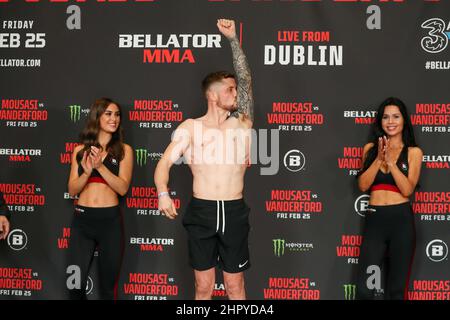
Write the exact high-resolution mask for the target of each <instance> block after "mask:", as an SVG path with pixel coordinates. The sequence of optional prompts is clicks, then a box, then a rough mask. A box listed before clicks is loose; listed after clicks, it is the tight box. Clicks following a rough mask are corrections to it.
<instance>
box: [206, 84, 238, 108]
mask: <svg viewBox="0 0 450 320" xmlns="http://www.w3.org/2000/svg"><path fill="white" fill-rule="evenodd" d="M236 89H237V88H236V81H235V80H234V79H233V78H227V79H222V81H220V82H216V83H214V84H212V85H211V87H210V90H211V91H212V93H213V94H212V95H211V97H212V99H214V100H216V103H217V106H218V107H219V108H222V109H225V110H227V111H234V110H236V107H237V90H236Z"/></svg>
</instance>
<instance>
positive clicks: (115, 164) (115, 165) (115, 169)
mask: <svg viewBox="0 0 450 320" xmlns="http://www.w3.org/2000/svg"><path fill="white" fill-rule="evenodd" d="M80 162H81V161H79V162H78V176H81V175H82V174H83V172H84V170H83V166H82V165H81V163H80ZM103 164H104V165H105V167H107V168H108V170H109V171H111V172H112V173H113V174H115V175H116V176H118V175H119V161H118V160H117V159H115V158H113V157H112V156H111V155H110V154H109V153H108V154H107V155H106V157H105V159H104V160H103ZM94 177H101V175H100V173H99V172H98V171H97V170H96V169H94V170H92V173H91V178H94Z"/></svg>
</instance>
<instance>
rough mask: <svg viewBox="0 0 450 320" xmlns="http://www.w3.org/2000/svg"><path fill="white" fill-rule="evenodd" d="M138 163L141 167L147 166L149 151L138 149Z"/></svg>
mask: <svg viewBox="0 0 450 320" xmlns="http://www.w3.org/2000/svg"><path fill="white" fill-rule="evenodd" d="M136 161H137V163H138V165H140V166H141V167H142V166H143V165H145V164H147V150H146V149H136Z"/></svg>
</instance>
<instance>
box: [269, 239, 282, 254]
mask: <svg viewBox="0 0 450 320" xmlns="http://www.w3.org/2000/svg"><path fill="white" fill-rule="evenodd" d="M272 241H273V253H274V254H275V255H276V256H277V257H281V256H282V255H284V243H285V241H284V239H273V240H272Z"/></svg>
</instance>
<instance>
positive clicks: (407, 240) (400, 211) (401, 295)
mask: <svg viewBox="0 0 450 320" xmlns="http://www.w3.org/2000/svg"><path fill="white" fill-rule="evenodd" d="M415 240H416V239H415V229H414V214H413V212H412V209H411V205H410V204H409V202H406V203H402V204H397V205H389V206H372V205H370V206H369V210H368V211H367V213H366V218H365V225H364V232H363V242H362V246H361V255H360V257H359V262H358V264H359V268H358V279H357V283H356V285H357V289H356V298H357V299H359V300H368V299H373V298H374V291H373V290H371V289H369V288H368V285H367V280H368V279H369V277H371V276H372V275H373V271H372V270H371V269H369V271H368V268H369V267H370V266H372V265H375V266H378V267H379V268H381V265H382V264H383V260H384V257H385V254H386V253H387V254H388V257H389V259H388V264H387V269H388V276H387V278H386V280H387V281H386V288H385V290H384V294H385V299H391V300H403V299H406V291H407V288H408V283H409V273H410V268H411V264H412V260H413V256H414V250H415ZM371 280H372V279H371ZM370 282H371V281H369V283H370Z"/></svg>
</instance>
